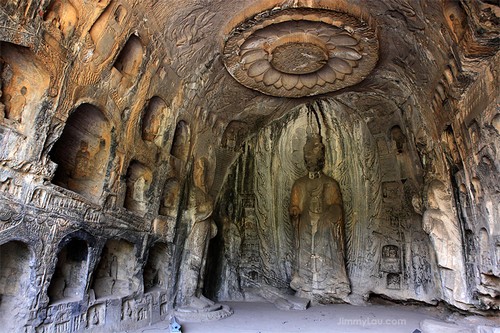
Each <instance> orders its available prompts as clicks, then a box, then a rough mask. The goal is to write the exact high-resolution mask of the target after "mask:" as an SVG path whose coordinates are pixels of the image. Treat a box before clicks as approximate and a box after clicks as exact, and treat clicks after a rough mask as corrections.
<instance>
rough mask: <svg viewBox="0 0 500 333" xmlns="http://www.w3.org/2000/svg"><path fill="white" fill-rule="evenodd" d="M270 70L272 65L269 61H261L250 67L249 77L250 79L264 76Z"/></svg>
mask: <svg viewBox="0 0 500 333" xmlns="http://www.w3.org/2000/svg"><path fill="white" fill-rule="evenodd" d="M269 68H271V65H270V64H269V62H268V61H267V60H264V59H261V60H257V61H256V62H254V63H253V64H251V65H250V67H248V76H250V77H256V76H259V75H261V74H264V72H265V71H267V70H268V69H269Z"/></svg>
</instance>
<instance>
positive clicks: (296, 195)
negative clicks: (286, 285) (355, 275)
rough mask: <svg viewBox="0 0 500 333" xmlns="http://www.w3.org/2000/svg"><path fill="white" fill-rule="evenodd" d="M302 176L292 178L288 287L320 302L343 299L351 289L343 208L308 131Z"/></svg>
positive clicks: (314, 138)
mask: <svg viewBox="0 0 500 333" xmlns="http://www.w3.org/2000/svg"><path fill="white" fill-rule="evenodd" d="M304 161H305V165H306V168H307V170H308V171H309V172H308V174H307V175H306V176H303V177H301V178H299V179H297V180H296V181H295V182H294V184H293V187H292V193H291V197H290V216H291V219H292V224H293V226H294V230H295V248H296V262H295V267H294V273H293V277H292V282H291V283H290V287H291V288H292V289H294V290H295V291H296V292H297V296H300V297H307V298H310V299H313V300H314V301H318V302H320V303H330V302H334V301H338V300H342V299H345V297H346V296H347V295H348V294H349V293H350V292H351V289H350V283H349V279H348V277H347V273H346V269H345V262H344V254H345V246H344V241H345V240H344V238H345V237H344V234H345V232H344V228H345V227H344V216H343V215H344V214H343V206H342V194H341V192H340V187H339V184H338V183H337V181H336V180H334V179H333V178H331V177H329V176H327V175H325V174H324V173H323V171H322V169H323V166H324V163H325V146H324V145H323V143H322V142H321V136H320V135H317V134H315V135H309V136H308V138H307V141H306V144H305V146H304Z"/></svg>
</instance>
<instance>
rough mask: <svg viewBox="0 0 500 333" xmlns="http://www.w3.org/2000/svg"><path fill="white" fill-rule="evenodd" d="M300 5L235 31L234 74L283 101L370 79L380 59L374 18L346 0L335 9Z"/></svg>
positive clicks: (230, 45)
mask: <svg viewBox="0 0 500 333" xmlns="http://www.w3.org/2000/svg"><path fill="white" fill-rule="evenodd" d="M298 3H299V4H295V5H294V6H296V7H295V8H287V7H288V6H283V7H275V8H268V9H266V10H262V11H261V12H259V13H255V14H254V15H253V16H251V17H246V20H244V21H243V22H237V23H236V24H235V25H234V26H232V27H230V28H232V30H231V32H230V33H229V34H228V36H227V37H226V41H225V45H224V50H223V60H224V64H225V66H226V68H227V70H228V72H229V73H230V74H231V75H232V76H233V77H234V78H235V79H236V80H237V81H239V82H240V83H241V84H243V85H244V86H246V87H248V88H251V89H255V90H258V91H260V92H262V93H265V94H268V95H272V96H283V97H303V96H312V95H317V94H323V93H327V92H331V91H335V90H339V89H342V88H345V87H348V86H351V85H354V84H356V83H359V82H360V81H362V80H363V79H365V78H366V77H367V76H368V75H369V74H370V72H371V71H372V69H373V68H374V67H375V65H376V63H377V60H378V47H379V46H378V39H377V34H376V27H375V25H374V24H373V21H372V19H371V18H369V17H368V15H367V14H366V13H362V11H361V9H360V8H355V6H354V5H352V4H349V5H347V4H344V3H343V2H338V3H336V5H335V7H336V8H332V9H330V10H328V9H325V8H328V6H327V5H317V8H316V7H314V5H313V4H311V2H308V3H307V4H306V3H305V1H298ZM330 6H333V5H330Z"/></svg>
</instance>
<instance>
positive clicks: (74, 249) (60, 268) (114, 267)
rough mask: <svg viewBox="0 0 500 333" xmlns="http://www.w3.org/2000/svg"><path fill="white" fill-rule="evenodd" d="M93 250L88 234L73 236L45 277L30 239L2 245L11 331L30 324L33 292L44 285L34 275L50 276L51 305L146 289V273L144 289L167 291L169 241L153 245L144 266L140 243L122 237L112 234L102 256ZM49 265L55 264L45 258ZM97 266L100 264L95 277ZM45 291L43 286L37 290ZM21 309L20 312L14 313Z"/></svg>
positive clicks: (0, 283) (5, 315) (1, 292)
mask: <svg viewBox="0 0 500 333" xmlns="http://www.w3.org/2000/svg"><path fill="white" fill-rule="evenodd" d="M61 243H62V242H61ZM93 250H94V249H92V247H90V246H89V244H88V243H87V241H85V240H82V239H79V238H72V239H69V241H68V242H67V243H66V244H65V245H64V246H62V248H61V249H60V250H59V253H58V254H57V258H54V260H56V262H55V263H54V266H55V268H54V272H53V273H52V275H51V277H50V274H51V273H50V269H49V276H48V277H44V276H43V275H45V274H47V271H46V269H45V268H43V267H42V266H40V267H38V266H36V265H34V261H35V259H39V258H36V257H37V256H39V255H42V254H35V255H33V253H32V251H31V250H30V249H29V247H28V246H27V245H26V244H25V243H22V242H18V241H11V242H8V243H5V244H2V245H0V322H2V324H5V325H7V327H8V328H9V329H10V328H11V330H8V331H9V332H14V331H16V330H17V329H19V327H20V325H21V326H22V325H24V324H26V322H27V320H28V313H27V309H28V308H29V304H34V300H33V299H31V298H30V297H32V296H33V295H34V293H33V289H34V288H38V287H40V286H41V285H40V284H39V283H37V284H33V283H32V281H33V280H34V279H35V275H36V276H37V281H38V280H39V279H44V278H46V279H48V281H50V285H49V286H48V289H47V296H48V297H49V306H50V307H58V306H60V305H61V304H71V303H81V302H83V301H87V300H90V302H98V301H102V300H106V299H111V298H122V297H127V296H130V295H135V294H141V293H142V290H140V288H141V279H142V281H143V283H144V292H145V293H148V292H153V291H154V292H159V293H162V292H165V291H167V289H168V283H169V282H168V280H169V278H170V269H171V267H170V264H169V262H170V259H171V250H170V247H169V246H168V245H167V244H165V243H156V244H154V245H153V246H152V247H150V248H149V249H148V251H147V252H146V256H147V258H145V259H144V261H145V262H146V263H145V265H144V269H142V267H143V266H142V264H141V263H142V262H144V261H143V259H140V258H138V257H137V251H136V247H135V246H134V245H133V244H132V243H130V242H128V241H125V240H123V239H120V240H115V239H112V240H109V241H108V242H107V243H106V244H105V245H104V248H103V250H102V252H101V254H100V257H99V258H95V257H93V255H92V254H91V253H95V251H93ZM93 263H96V264H97V265H96V266H94V264H93ZM45 266H46V267H47V266H48V267H50V266H51V264H50V263H45ZM92 267H95V269H94V273H93V274H92V278H90V276H91V275H90V274H89V269H92ZM42 270H43V271H42ZM89 279H90V280H89ZM40 292H43V290H36V293H40ZM14 309H16V310H15V311H14ZM20 309H21V310H20ZM22 309H26V311H24V310H22ZM78 311H80V310H78ZM16 312H17V313H18V315H17V316H12V314H13V313H16ZM75 314H77V313H75ZM0 331H2V330H1V329H0ZM2 332H3V331H2Z"/></svg>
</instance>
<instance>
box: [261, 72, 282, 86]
mask: <svg viewBox="0 0 500 333" xmlns="http://www.w3.org/2000/svg"><path fill="white" fill-rule="evenodd" d="M280 77H281V73H280V72H278V71H277V70H275V69H274V68H271V69H269V70H268V71H267V72H266V73H265V74H264V78H263V81H264V84H265V85H266V86H270V85H273V84H274V83H276V82H277V81H278V80H279V79H280Z"/></svg>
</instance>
